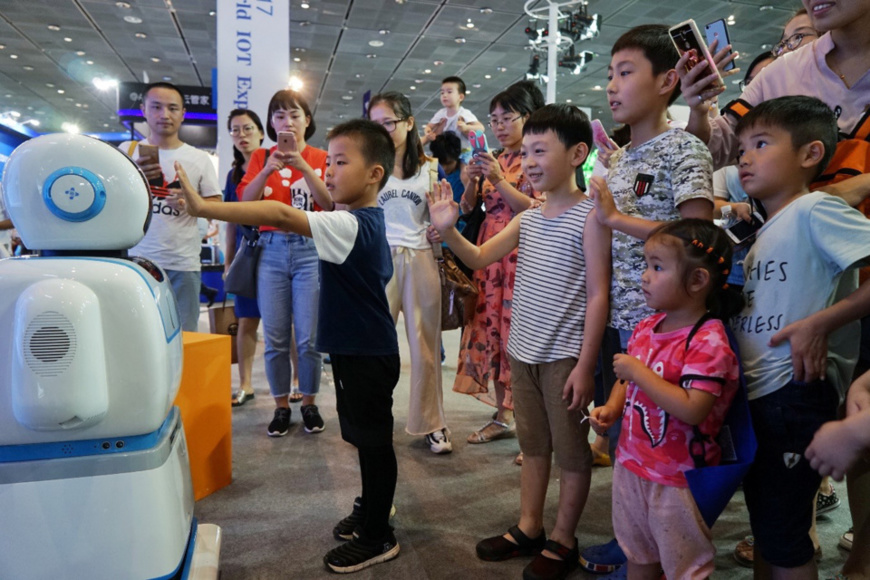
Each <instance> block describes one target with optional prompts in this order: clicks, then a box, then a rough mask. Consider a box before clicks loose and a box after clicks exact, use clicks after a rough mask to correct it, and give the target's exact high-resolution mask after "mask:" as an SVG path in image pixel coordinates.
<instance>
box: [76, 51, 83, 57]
mask: <svg viewBox="0 0 870 580" xmlns="http://www.w3.org/2000/svg"><path fill="white" fill-rule="evenodd" d="M76 55H77V56H84V55H85V51H83V50H77V51H76Z"/></svg>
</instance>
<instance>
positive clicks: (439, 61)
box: [432, 60, 444, 66]
mask: <svg viewBox="0 0 870 580" xmlns="http://www.w3.org/2000/svg"><path fill="white" fill-rule="evenodd" d="M432 64H434V65H435V66H441V65H442V64H444V61H443V60H436V61H435V62H433V63H432Z"/></svg>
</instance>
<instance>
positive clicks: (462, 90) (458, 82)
mask: <svg viewBox="0 0 870 580" xmlns="http://www.w3.org/2000/svg"><path fill="white" fill-rule="evenodd" d="M447 83H456V86H458V87H459V94H460V95H464V94H465V81H464V80H462V79H461V78H459V77H446V78H443V79H441V84H442V85H446V84H447Z"/></svg>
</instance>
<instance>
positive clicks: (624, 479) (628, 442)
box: [590, 219, 743, 579]
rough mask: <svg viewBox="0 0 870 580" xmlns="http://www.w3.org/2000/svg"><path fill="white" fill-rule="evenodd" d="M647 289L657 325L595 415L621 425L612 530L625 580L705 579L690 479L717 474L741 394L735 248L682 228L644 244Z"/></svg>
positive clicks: (701, 229)
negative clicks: (729, 325)
mask: <svg viewBox="0 0 870 580" xmlns="http://www.w3.org/2000/svg"><path fill="white" fill-rule="evenodd" d="M644 259H645V261H646V270H645V271H644V273H643V277H642V278H641V281H642V284H641V288H642V290H643V293H644V296H645V298H646V302H647V304H648V305H649V306H650V307H651V308H653V309H655V310H656V314H654V315H652V316H650V317H648V318H646V319H644V320H642V321H641V322H640V324H638V326H637V328H635V330H634V333H633V334H632V336H631V339H630V340H629V342H628V353H627V354H617V355H616V356H615V357H614V370H615V372H616V375H617V377H619V379H620V381H619V382H618V383H617V385H616V386H615V387H614V389H613V392H612V394H611V396H610V399H609V400H608V401H607V404H606V405H604V406H601V407H597V408H595V409H594V410H593V411H592V414H591V416H590V420H591V424H592V427H593V428H594V429H595V430H596V431H598V432H603V431H604V430H605V429H607V428H608V427H609V426H610V425H611V424H613V422H614V421H615V420H616V419H617V418H618V417H619V416H620V415H622V416H623V423H622V425H623V427H622V433H621V435H620V438H619V445H618V447H617V452H616V458H617V464H616V467H615V468H614V470H613V528H614V530H615V531H616V538H617V540H618V541H619V545H620V547H621V548H622V549H623V551H624V552H625V554H626V557H627V558H628V576H629V578H651V579H652V578H655V579H658V578H659V577H660V575H661V570H662V569H664V571H665V574H666V576H667V577H668V578H707V577H708V576H709V575H710V574H711V573H712V572H713V557H714V556H715V554H716V550H715V548H714V547H713V542H712V539H711V535H710V529H709V528H708V527H707V525H706V524H705V523H704V520H703V518H702V517H701V513H700V511H699V510H698V506H697V505H696V504H695V500H694V499H693V497H692V494H691V492H690V491H689V488H688V483H687V481H686V477H685V472H686V471H688V470H690V469H694V468H696V467H704V466H709V465H717V464H718V463H719V460H720V456H721V450H720V448H719V445H718V444H717V443H716V436H717V435H718V433H719V429H720V428H721V426H722V423H723V422H724V420H725V415H726V414H727V412H728V408H729V406H730V405H731V401H732V399H733V398H734V395H735V393H736V392H737V389H738V385H739V376H740V375H739V363H738V360H737V356H736V355H735V354H734V352H733V351H732V350H731V348H730V346H729V342H728V336H727V334H726V331H725V326H724V324H723V322H722V320H727V319H728V318H730V317H731V316H732V315H734V314H736V313H737V312H739V311H740V309H741V307H742V305H743V298H742V296H741V295H740V293H739V292H737V291H736V290H734V289H732V288H729V287H728V284H727V283H726V279H727V277H728V272H729V270H730V268H731V244H730V242H729V241H728V239H727V237H726V236H725V233H724V232H723V231H722V230H721V229H719V228H718V227H716V226H715V225H714V224H713V223H711V222H708V221H705V220H699V219H684V220H679V221H676V222H670V223H667V224H665V225H663V226H661V227H660V228H658V229H657V230H655V231H654V232H653V233H652V234H651V235H650V237H649V239H648V240H647V242H646V244H645V245H644Z"/></svg>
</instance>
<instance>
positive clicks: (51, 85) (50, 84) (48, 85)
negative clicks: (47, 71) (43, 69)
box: [45, 83, 54, 89]
mask: <svg viewBox="0 0 870 580" xmlns="http://www.w3.org/2000/svg"><path fill="white" fill-rule="evenodd" d="M45 86H47V87H48V88H50V89H53V88H54V83H45Z"/></svg>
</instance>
